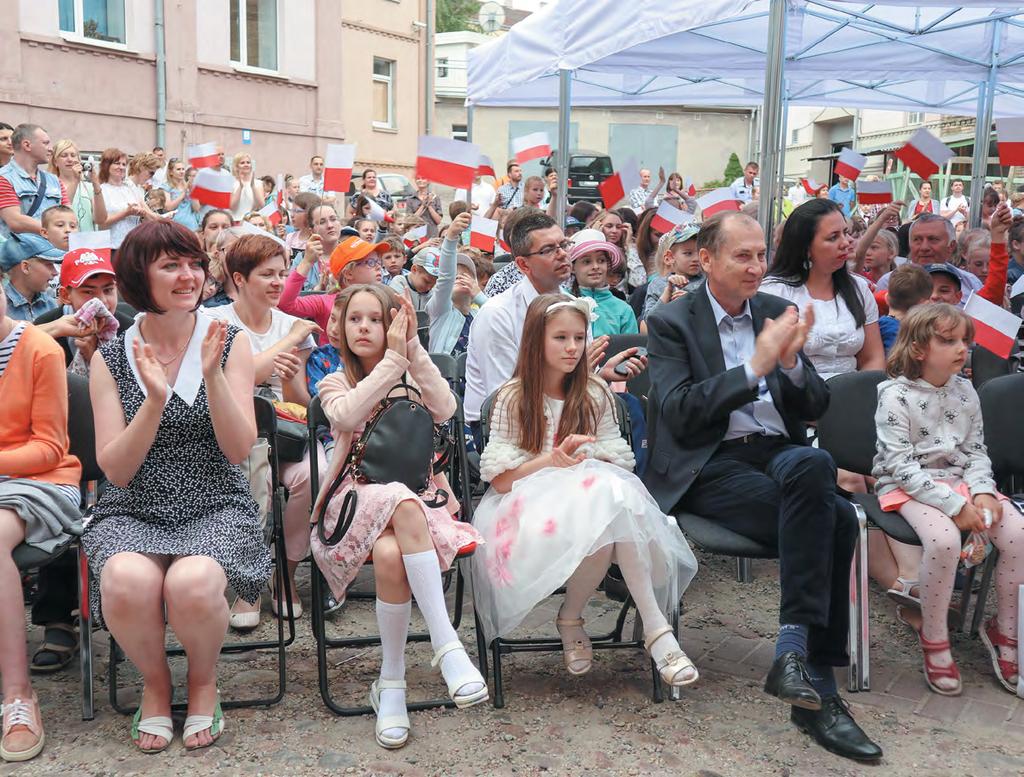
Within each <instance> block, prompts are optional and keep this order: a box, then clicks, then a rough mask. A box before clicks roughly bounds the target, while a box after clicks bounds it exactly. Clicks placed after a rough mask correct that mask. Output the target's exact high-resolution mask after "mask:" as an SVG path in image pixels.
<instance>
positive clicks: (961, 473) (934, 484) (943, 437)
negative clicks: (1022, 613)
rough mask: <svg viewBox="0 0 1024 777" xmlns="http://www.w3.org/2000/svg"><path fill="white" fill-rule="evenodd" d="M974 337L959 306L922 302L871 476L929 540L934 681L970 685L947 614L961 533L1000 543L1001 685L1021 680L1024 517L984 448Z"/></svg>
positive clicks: (892, 386) (891, 369) (878, 420)
mask: <svg viewBox="0 0 1024 777" xmlns="http://www.w3.org/2000/svg"><path fill="white" fill-rule="evenodd" d="M973 337H974V328H973V325H972V323H971V320H970V319H969V318H967V316H965V315H964V313H963V311H961V310H960V309H959V308H956V307H953V306H952V305H946V304H941V303H940V304H932V305H920V306H918V307H916V308H914V309H913V310H912V311H911V312H910V314H909V315H908V316H907V317H906V318H905V319H903V321H902V323H901V324H900V331H899V335H898V337H897V340H896V343H895V345H894V346H893V347H892V350H891V351H890V353H889V361H888V365H887V371H888V374H889V376H890V377H891V378H892V380H887V381H885V382H883V383H882V384H881V385H879V387H878V410H877V411H876V412H875V424H876V426H877V429H878V444H877V450H878V452H877V453H876V455H875V461H874V468H873V470H872V474H873V475H874V476H875V477H876V478H877V479H878V483H877V485H876V487H875V491H876V493H877V494H878V498H879V502H880V503H881V506H882V509H883V510H896V511H899V513H900V515H902V516H903V517H904V518H905V519H906V521H907V523H909V524H910V525H911V526H912V527H913V529H914V531H915V532H917V536H918V537H919V538H920V540H921V545H922V549H923V558H922V561H921V585H920V590H921V611H922V615H923V624H922V627H921V631H920V632H919V633H918V639H919V641H920V643H921V650H922V652H923V653H924V673H925V680H926V681H927V683H928V687H929V688H931V689H932V690H933V691H935V692H936V693H939V694H942V695H944V696H956V695H958V694H959V693H960V691H961V682H960V671H959V669H957V666H956V664H955V663H954V662H953V656H952V655H951V654H950V652H949V632H948V627H947V624H946V611H947V608H948V607H949V600H950V597H951V596H952V593H953V580H954V577H955V575H956V568H957V563H958V560H959V558H960V551H961V545H962V543H961V532H977V533H979V534H981V535H987V537H988V539H989V540H991V542H992V544H993V545H994V546H995V547H996V548H998V549H999V560H998V562H997V563H996V592H997V595H998V597H999V602H998V608H997V610H996V617H994V618H993V619H992V620H990V621H989V622H988V623H986V624H985V628H984V629H983V630H982V633H981V639H982V642H984V643H985V646H986V647H987V648H988V651H989V653H990V655H991V658H992V666H993V668H994V670H995V673H996V677H997V679H998V680H999V682H1000V683H1001V684H1002V685H1003V686H1004V687H1005V688H1006V689H1007V690H1008V691H1009V692H1010V693H1015V692H1016V687H1017V674H1018V663H1017V639H1016V637H1017V598H1018V590H1019V588H1018V587H1019V586H1020V585H1021V584H1022V583H1024V518H1022V517H1021V514H1020V513H1019V512H1018V511H1017V510H1016V509H1015V508H1014V506H1013V503H1012V502H1010V501H1009V500H1008V499H1007V498H1006V497H1005V496H1003V495H1002V494H1000V493H999V492H998V491H997V490H996V484H995V480H994V479H993V476H992V463H991V462H990V461H989V458H988V453H987V451H986V449H985V443H984V431H983V428H982V418H981V406H980V404H979V402H978V395H977V393H975V391H974V387H973V386H972V385H971V382H970V381H969V380H966V379H964V378H962V377H960V376H959V375H958V373H959V372H960V370H961V369H962V368H963V366H964V361H965V359H966V357H967V348H968V346H969V345H970V343H971V340H972V339H973Z"/></svg>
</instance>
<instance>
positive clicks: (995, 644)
mask: <svg viewBox="0 0 1024 777" xmlns="http://www.w3.org/2000/svg"><path fill="white" fill-rule="evenodd" d="M980 636H981V641H982V642H983V643H984V644H985V647H987V648H988V652H989V655H990V656H991V657H992V668H993V669H994V670H995V672H996V679H997V680H999V684H1000V685H1002V686H1003V687H1004V688H1005V689H1006V690H1008V691H1009V692H1010V693H1013V694H1015V693H1017V676H1018V675H1019V673H1020V669H1019V666H1018V662H1017V661H1007V660H1006V659H1003V658H1000V657H999V648H1001V647H1005V648H1014V649H1016V648H1017V640H1015V639H1013V638H1012V637H1007V636H1006V635H1005V634H1002V633H1000V631H999V624H998V623H997V622H996V619H995V618H992V619H991V620H990V621H989V622H988V623H986V624H985V628H984V629H982V630H981V635H980ZM1018 660H1019V659H1018ZM1011 677H1012V678H1013V679H1012V680H1010V679H1009V678H1011Z"/></svg>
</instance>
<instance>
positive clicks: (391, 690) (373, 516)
mask: <svg viewBox="0 0 1024 777" xmlns="http://www.w3.org/2000/svg"><path fill="white" fill-rule="evenodd" d="M334 306H335V312H336V313H337V315H336V316H332V320H337V321H338V324H337V326H338V327H339V328H340V330H341V331H340V332H337V333H335V334H336V337H337V340H338V341H339V343H340V346H341V348H340V351H341V360H342V363H343V364H344V365H345V370H344V372H335V373H332V374H331V375H328V376H327V377H326V378H324V379H323V381H321V383H320V399H321V402H322V403H323V409H324V413H325V414H326V415H327V418H328V419H329V420H330V422H331V434H332V436H333V437H334V439H335V441H336V443H337V445H336V448H335V451H334V457H333V459H332V461H331V466H330V471H329V472H328V474H327V477H326V478H325V479H324V487H323V488H322V489H321V492H320V496H319V498H318V499H317V503H316V504H315V505H314V507H313V516H314V518H315V517H316V516H318V515H319V514H320V505H321V502H322V501H323V499H324V498H325V493H326V491H327V489H329V488H330V486H331V484H332V483H333V482H334V479H335V477H337V475H338V473H339V472H340V471H341V469H342V467H343V466H344V462H345V460H346V458H347V454H348V451H349V448H350V447H351V445H352V443H353V441H354V440H356V439H358V438H359V435H360V434H361V433H362V431H363V428H364V427H365V425H366V421H367V419H368V418H369V417H370V416H371V415H372V414H373V412H374V410H375V409H376V408H377V406H378V405H379V404H380V402H381V400H383V399H384V398H385V397H386V396H387V395H388V393H389V392H390V390H391V388H392V387H393V386H394V385H395V384H396V383H399V382H402V381H403V380H405V379H406V378H407V379H408V382H409V383H411V384H413V385H415V386H416V387H417V388H418V389H419V390H420V391H421V392H422V401H423V403H424V404H425V405H426V407H427V409H428V410H429V411H430V413H431V414H432V415H433V417H434V420H435V422H437V423H441V422H443V421H446V420H448V419H449V418H451V417H452V415H453V414H454V413H455V398H454V397H453V396H452V393H451V389H450V388H449V386H448V383H447V382H446V381H445V380H444V378H442V377H441V373H440V372H438V370H437V367H435V366H434V363H433V362H432V361H431V360H430V357H429V356H428V355H427V353H426V352H425V351H424V350H423V348H422V346H421V345H420V343H419V339H418V338H417V336H416V313H415V311H414V310H413V309H412V305H411V303H410V302H409V301H408V300H407V299H405V298H403V297H399V296H398V295H396V294H395V293H394V292H393V291H391V289H389V288H387V287H386V286H382V285H380V284H373V285H358V286H350V287H349V288H347V289H345V290H344V291H343V292H341V293H340V294H339V295H338V297H337V299H336V300H335V302H334ZM352 488H354V489H355V491H356V494H357V501H356V513H355V517H354V518H353V520H352V525H351V526H350V527H349V529H348V531H347V532H346V533H345V535H344V537H343V538H342V540H341V541H340V542H339V543H338V544H337V545H330V546H329V545H325V544H324V543H322V542H321V541H320V539H319V536H318V532H317V530H316V529H315V528H314V530H313V532H312V538H311V543H312V551H313V558H314V559H315V560H316V563H317V566H319V567H320V570H321V571H322V572H323V574H324V577H325V578H326V579H327V582H328V584H329V585H330V587H331V590H332V591H333V592H334V595H335V596H338V597H340V596H342V595H344V593H345V588H346V587H347V586H348V585H349V583H351V582H352V580H353V579H354V578H355V576H356V573H357V572H358V571H359V569H360V568H361V567H362V566H363V564H364V563H365V562H366V559H367V557H368V556H369V555H370V554H371V553H372V554H373V571H374V577H375V580H376V586H377V604H376V607H377V623H378V626H379V628H380V638H381V651H382V653H383V661H382V664H381V672H380V678H379V679H378V680H376V681H374V683H373V684H372V685H371V686H370V703H371V704H372V705H373V708H374V709H375V710H377V724H376V737H377V742H378V744H380V745H381V746H382V747H386V748H398V747H402V746H403V745H404V744H405V743H406V741H407V740H408V738H409V716H408V714H407V711H406V707H405V658H404V655H405V643H406V637H407V635H408V632H409V615H410V612H411V609H412V600H411V596H415V597H416V604H417V605H418V606H419V608H420V612H421V614H422V615H423V619H424V620H425V621H426V623H427V629H428V631H429V632H430V642H431V645H432V646H433V648H434V660H433V661H432V662H431V663H432V664H433V665H437V664H440V665H441V674H442V675H443V676H444V679H445V682H446V683H447V685H448V692H449V694H450V695H451V697H452V700H453V701H454V702H455V704H456V706H458V707H460V708H462V707H469V706H472V705H474V704H479V703H480V702H482V701H485V700H486V699H487V685H486V684H485V683H484V679H483V677H481V675H480V672H479V671H478V670H477V668H476V667H475V666H474V665H473V663H472V662H471V661H470V659H469V656H468V655H467V654H466V651H465V648H464V647H463V646H462V643H461V642H460V641H459V637H458V635H457V634H456V633H455V629H453V628H452V625H451V622H450V621H449V620H448V612H447V609H446V607H445V601H444V591H443V589H442V585H441V569H442V568H444V569H447V568H448V567H449V566H451V563H452V561H453V560H454V559H455V556H456V554H457V553H458V552H459V549H460V548H463V547H466V546H467V545H471V544H473V543H477V542H481V539H480V536H479V535H478V534H477V532H476V531H475V530H474V529H473V527H472V526H470V525H468V524H466V523H461V522H459V521H456V520H455V519H454V518H453V513H454V512H455V510H456V509H457V503H456V502H455V501H454V500H449V504H448V506H447V507H436V508H435V507H429V506H427V505H426V504H424V499H421V498H420V497H418V496H417V495H416V494H415V493H413V492H412V491H410V490H409V489H408V488H407V487H406V486H405V485H403V484H402V483H357V482H353V481H352V480H347V481H346V482H344V483H342V485H341V487H340V488H339V489H337V490H336V491H335V495H334V497H333V498H332V499H331V501H330V502H329V503H328V505H327V511H326V515H325V517H324V528H325V530H326V535H325V536H330V534H331V532H333V530H334V528H335V526H336V525H337V521H338V514H339V512H340V510H341V505H342V502H343V500H344V498H345V494H347V493H348V492H349V490H351V489H352ZM437 489H444V490H445V491H448V492H449V493H450V492H451V489H450V488H449V487H448V484H447V482H446V481H445V478H444V476H443V475H440V476H437V477H436V478H435V481H434V488H433V489H431V490H430V492H428V493H426V494H424V498H425V499H427V500H428V501H429V497H431V496H433V491H435V490H437Z"/></svg>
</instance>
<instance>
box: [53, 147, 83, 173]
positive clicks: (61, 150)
mask: <svg viewBox="0 0 1024 777" xmlns="http://www.w3.org/2000/svg"><path fill="white" fill-rule="evenodd" d="M69 148H73V149H74V150H75V153H76V154H78V146H76V145H75V141H73V140H70V139H69V138H61V139H60V140H58V141H57V142H56V143H54V144H53V150H52V151H51V152H50V162H49V164H48V165H47V166H46V169H47V170H49V171H50V172H51V173H53V174H54V175H57V176H59V175H60V170H59V169H58V168H57V157H59V156H60V155H61V154H63V153H64V152H65V151H67V150H68V149H69ZM79 160H81V155H79Z"/></svg>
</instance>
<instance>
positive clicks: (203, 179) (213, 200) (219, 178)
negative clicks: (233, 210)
mask: <svg viewBox="0 0 1024 777" xmlns="http://www.w3.org/2000/svg"><path fill="white" fill-rule="evenodd" d="M234 188H235V177H234V176H233V175H231V173H229V172H228V171H227V170H221V169H219V168H212V167H204V168H203V169H202V170H200V171H199V172H198V173H196V180H195V184H194V185H193V187H192V199H194V200H195V201H196V202H198V203H200V204H201V205H209V206H211V207H214V208H225V209H226V208H229V207H231V190H232V189H234Z"/></svg>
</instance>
